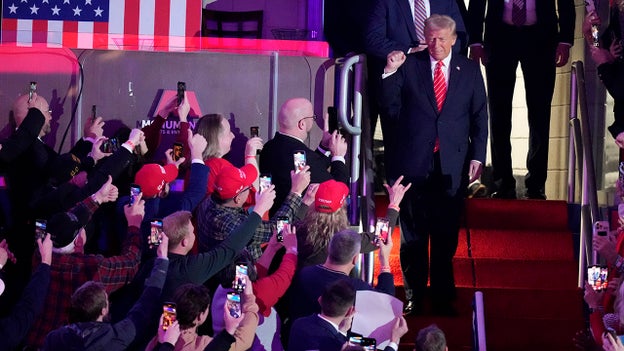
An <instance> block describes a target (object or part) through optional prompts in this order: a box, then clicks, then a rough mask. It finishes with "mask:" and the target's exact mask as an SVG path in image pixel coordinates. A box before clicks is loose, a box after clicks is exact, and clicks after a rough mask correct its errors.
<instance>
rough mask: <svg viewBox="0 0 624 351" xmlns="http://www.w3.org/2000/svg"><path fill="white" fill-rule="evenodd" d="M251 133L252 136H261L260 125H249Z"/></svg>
mask: <svg viewBox="0 0 624 351" xmlns="http://www.w3.org/2000/svg"><path fill="white" fill-rule="evenodd" d="M249 135H251V137H252V138H255V137H257V136H260V127H258V126H254V127H249Z"/></svg>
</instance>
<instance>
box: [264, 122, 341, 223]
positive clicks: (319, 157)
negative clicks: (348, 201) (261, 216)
mask: <svg viewBox="0 0 624 351" xmlns="http://www.w3.org/2000/svg"><path fill="white" fill-rule="evenodd" d="M296 150H305V152H306V163H307V164H308V165H309V166H310V173H311V174H310V183H322V182H324V181H327V180H330V179H334V180H337V181H339V182H343V183H345V184H347V185H348V184H349V170H348V169H347V166H346V165H345V164H344V163H342V162H340V161H334V162H332V161H331V158H330V157H327V156H325V155H323V154H321V153H320V152H318V151H312V150H310V149H309V148H308V147H307V146H306V145H305V144H304V143H302V142H301V141H299V140H297V139H295V138H293V137H290V136H287V135H284V134H281V133H277V134H275V136H274V137H273V139H271V140H269V141H268V142H267V143H266V144H265V145H264V147H263V148H262V152H261V153H260V173H269V174H271V176H272V182H273V184H275V192H276V198H275V205H273V208H271V215H272V214H273V212H274V211H276V210H277V209H278V208H279V207H280V206H281V205H282V203H283V202H284V199H286V196H288V194H289V193H290V186H291V182H290V171H291V170H293V169H294V163H293V152H294V151H296Z"/></svg>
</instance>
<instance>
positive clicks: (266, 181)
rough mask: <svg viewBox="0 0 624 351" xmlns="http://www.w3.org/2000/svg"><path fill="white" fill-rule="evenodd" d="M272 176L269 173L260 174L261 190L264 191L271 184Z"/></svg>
mask: <svg viewBox="0 0 624 351" xmlns="http://www.w3.org/2000/svg"><path fill="white" fill-rule="evenodd" d="M271 181H272V180H271V176H270V175H268V174H264V175H261V176H260V192H261V193H262V192H264V191H265V190H266V189H268V188H269V187H270V186H271Z"/></svg>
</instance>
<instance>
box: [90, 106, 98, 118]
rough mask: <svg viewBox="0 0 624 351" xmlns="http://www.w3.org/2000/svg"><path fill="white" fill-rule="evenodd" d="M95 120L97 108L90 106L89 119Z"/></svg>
mask: <svg viewBox="0 0 624 351" xmlns="http://www.w3.org/2000/svg"><path fill="white" fill-rule="evenodd" d="M96 118H97V106H96V105H92V106H91V119H92V120H94V121H95V119H96Z"/></svg>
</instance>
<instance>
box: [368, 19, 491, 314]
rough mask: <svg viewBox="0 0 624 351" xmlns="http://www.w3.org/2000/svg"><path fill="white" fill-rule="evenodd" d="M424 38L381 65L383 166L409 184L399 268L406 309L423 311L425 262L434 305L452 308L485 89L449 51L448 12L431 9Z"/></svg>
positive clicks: (481, 145)
mask: <svg viewBox="0 0 624 351" xmlns="http://www.w3.org/2000/svg"><path fill="white" fill-rule="evenodd" d="M425 39H426V42H427V45H428V49H427V50H426V51H421V52H419V53H416V54H414V55H409V56H406V55H405V53H404V52H403V51H393V52H392V53H390V55H388V59H387V64H386V67H385V68H384V74H383V75H382V82H381V87H382V91H381V93H382V94H381V101H380V104H381V107H382V114H381V116H382V120H383V119H386V120H385V121H384V124H385V125H386V126H387V127H389V128H386V130H385V131H384V145H385V148H386V169H387V176H388V179H389V180H392V179H397V178H398V177H399V176H400V175H404V176H405V178H404V179H405V180H406V181H408V182H411V183H412V187H411V189H410V190H409V191H408V192H407V193H406V194H405V197H404V199H403V202H402V203H401V208H402V210H401V214H400V223H401V235H402V240H401V250H400V254H401V267H402V269H403V275H404V277H405V282H406V286H407V287H409V288H406V297H407V299H408V304H407V305H406V309H405V312H406V314H413V313H422V311H423V308H422V302H423V298H424V296H425V292H426V287H427V276H428V271H429V269H430V271H431V278H430V281H431V293H432V297H433V299H434V300H433V307H434V312H436V313H438V314H444V315H452V314H454V313H455V310H454V307H453V305H452V301H453V300H454V298H455V282H454V278H453V256H454V255H455V250H456V249H457V240H458V231H459V216H460V211H461V207H462V204H463V194H464V191H463V190H464V189H465V188H466V184H467V183H468V181H473V180H475V179H477V178H478V177H479V176H480V174H481V171H482V168H483V163H484V162H485V152H486V143H487V141H486V140H487V107H486V95H485V87H484V84H483V78H482V76H481V71H480V70H479V66H478V65H477V64H475V63H474V62H471V61H470V60H468V59H467V58H465V57H463V56H460V55H457V54H454V53H452V52H451V51H452V46H453V44H454V43H455V41H456V39H457V36H456V34H455V21H453V19H451V18H450V17H449V16H445V15H432V16H431V17H430V18H428V19H427V20H426V21H425ZM434 67H435V68H434ZM434 82H435V84H434ZM429 242H430V244H431V259H430V260H429V254H428V246H429Z"/></svg>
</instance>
